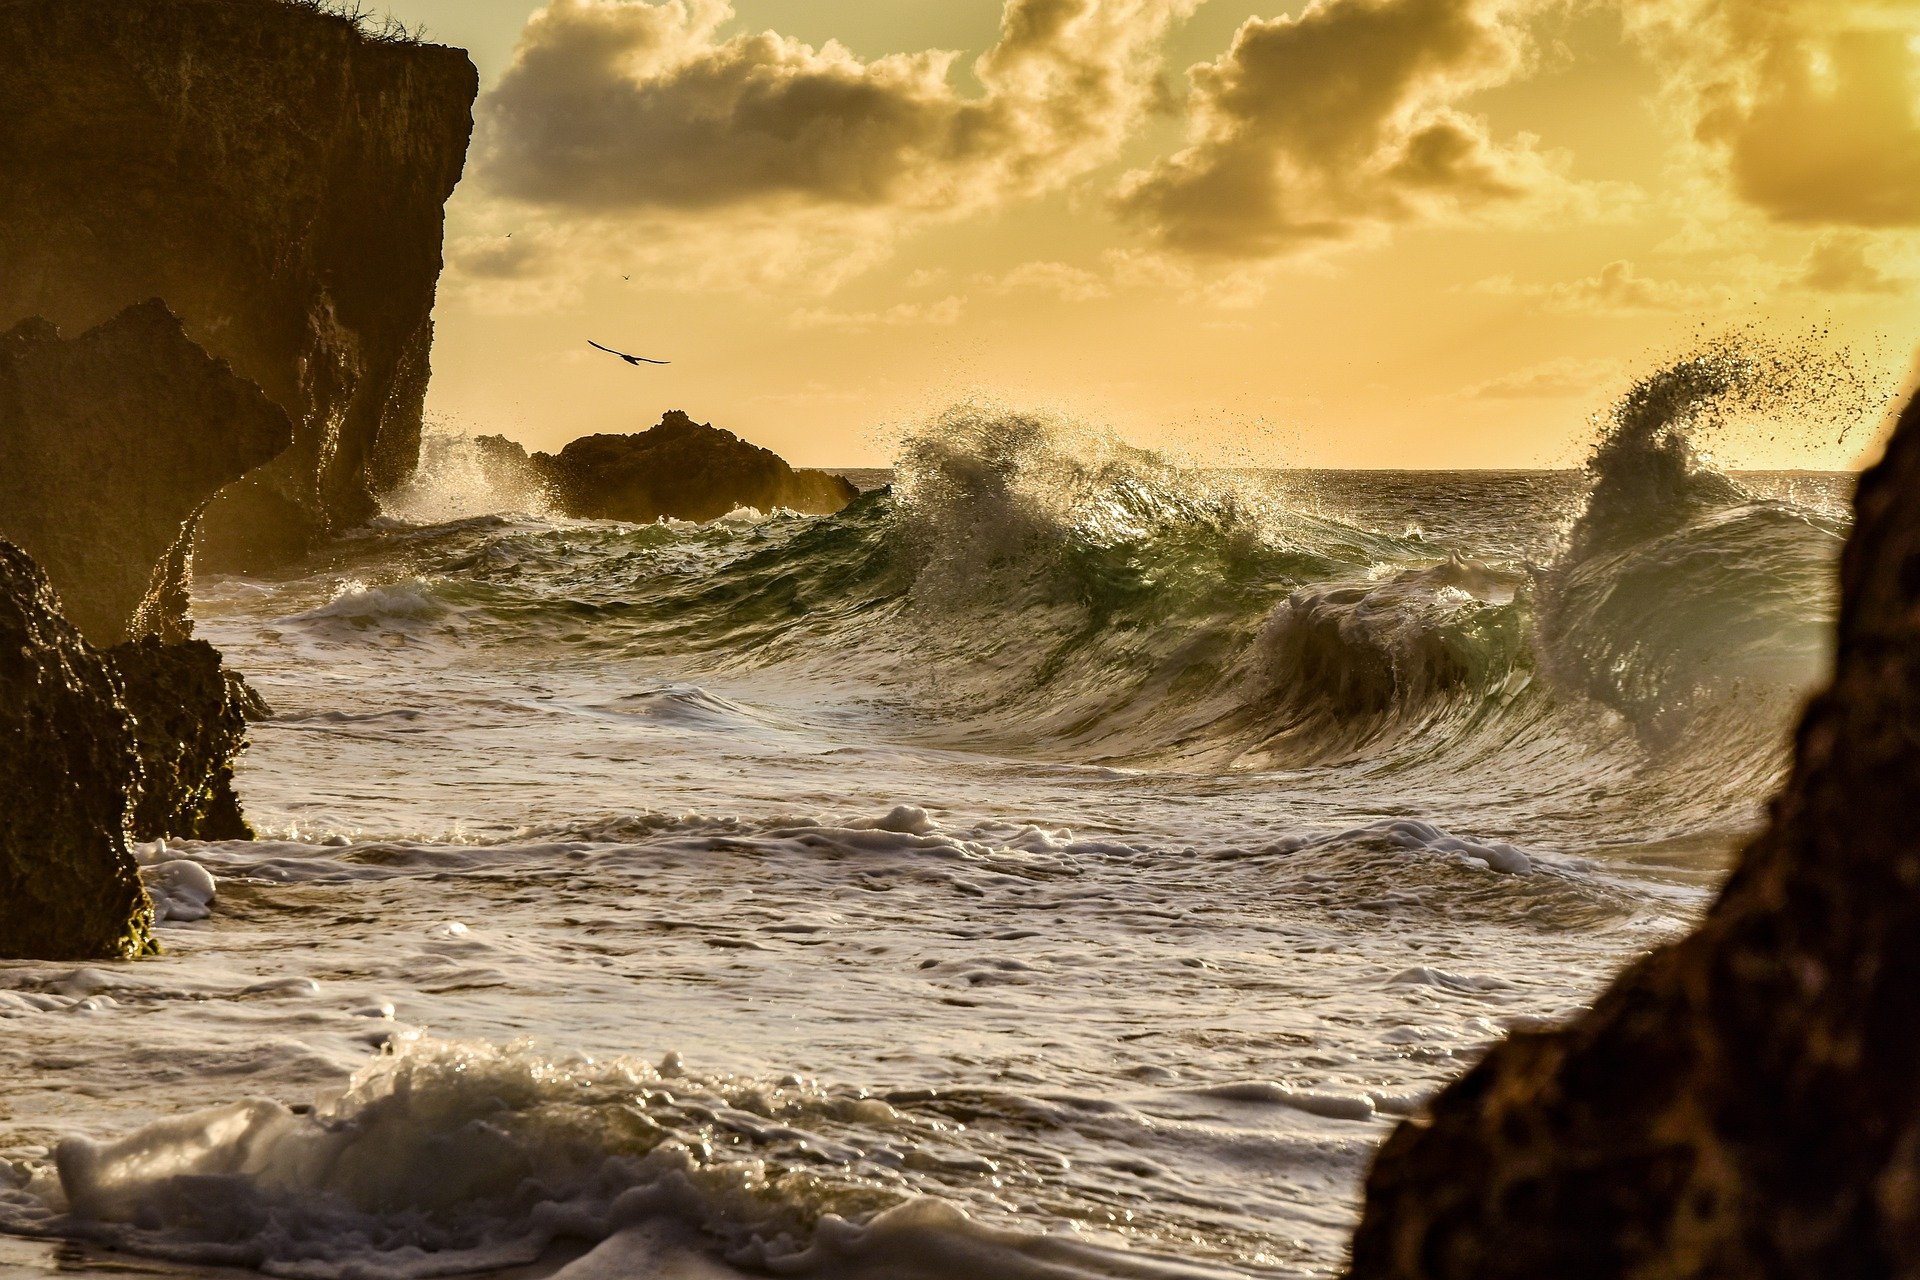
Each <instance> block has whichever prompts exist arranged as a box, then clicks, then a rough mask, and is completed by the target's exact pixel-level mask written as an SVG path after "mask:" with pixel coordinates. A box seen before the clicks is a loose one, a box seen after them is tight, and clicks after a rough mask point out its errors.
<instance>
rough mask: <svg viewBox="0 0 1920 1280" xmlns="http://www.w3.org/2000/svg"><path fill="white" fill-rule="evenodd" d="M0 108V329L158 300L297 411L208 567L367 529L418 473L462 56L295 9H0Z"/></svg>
mask: <svg viewBox="0 0 1920 1280" xmlns="http://www.w3.org/2000/svg"><path fill="white" fill-rule="evenodd" d="M0 87H4V95H3V96H4V99H5V102H6V108H7V109H6V110H5V111H4V112H0V170H4V173H5V180H4V181H0V330H4V329H6V328H8V327H11V326H12V325H13V324H15V323H17V322H18V321H20V320H22V319H24V318H26V317H30V316H44V317H47V318H48V319H50V320H51V321H52V322H54V323H55V324H57V325H59V326H60V327H61V328H62V329H64V330H66V331H67V332H70V333H77V332H80V331H82V330H84V329H86V328H88V327H89V326H92V325H95V324H98V323H100V322H101V321H103V320H105V319H107V318H108V317H110V316H113V315H115V314H116V313H118V312H120V311H121V310H123V309H124V308H125V307H127V306H128V305H129V304H132V303H136V302H139V301H141V300H142V299H146V298H153V297H160V298H165V299H166V300H167V302H168V304H169V305H170V306H171V307H172V308H173V309H174V311H175V312H176V313H177V314H179V315H180V317H181V318H182V319H183V320H184V321H185V323H186V330H187V332H188V333H189V334H190V335H191V336H192V337H193V339H194V340H195V341H197V342H199V343H200V344H201V345H202V346H204V347H205V348H207V350H209V351H211V352H212V353H213V354H214V355H216V356H219V357H221V358H223V359H226V360H228V361H230V362H231V363H232V365H233V367H234V368H235V369H236V370H238V371H239V373H240V374H241V375H243V376H244V377H246V378H248V379H250V380H252V381H254V382H256V383H258V384H259V385H260V387H261V388H263V389H264V390H265V392H266V393H267V395H268V396H269V397H270V398H271V399H272V400H273V401H274V402H276V403H277V404H279V405H280V406H281V407H282V408H284V409H285V410H286V411H287V413H288V415H289V416H290V417H291V418H292V420H293V425H294V429H295V439H294V443H293V447H292V448H290V449H289V450H287V451H286V453H285V454H284V455H282V456H281V457H280V458H279V459H278V460H277V461H275V462H274V463H273V464H272V465H271V466H269V467H267V468H264V469H263V470H262V471H261V472H260V473H259V474H258V475H255V476H253V477H250V478H248V479H247V480H246V481H244V482H243V483H241V484H239V485H238V486H236V487H235V488H234V489H233V490H232V491H231V492H229V493H228V494H226V495H225V496H223V497H222V498H221V499H220V500H219V501H218V502H217V503H215V504H214V506H213V508H212V509H211V510H210V511H209V513H208V516H207V520H206V527H205V530H204V534H203V543H202V545H203V547H204V548H205V550H206V553H207V554H208V555H209V556H210V557H211V558H212V561H213V562H214V563H216V564H218V565H220V566H223V567H245V566H247V565H251V564H257V563H260V562H263V561H266V560H270V559H273V558H276V557H281V556H285V555H289V554H293V553H297V552H298V551H300V550H301V549H303V548H304V547H306V546H307V545H309V544H310V543H311V542H312V541H313V540H314V539H316V538H318V537H320V536H322V535H324V534H325V533H327V532H328V531H330V530H333V529H337V528H340V527H342V526H345V525H351V524H354V523H357V522H359V521H362V520H364V519H366V518H367V517H368V516H370V515H371V514H373V512H374V510H375V506H374V498H373V495H374V494H375V493H376V492H378V491H380V490H381V489H384V488H386V487H389V486H391V485H392V484H394V483H396V482H398V481H399V480H401V479H403V478H404V477H405V476H406V475H407V474H408V473H409V472H410V471H411V470H412V468H413V466H414V462H415V459H416V457H417V454H418V449H419V439H420V415H421V406H422V403H423V400H424V397H425V394H426V387H427V376H428V353H429V348H430V346H431V343H432V335H433V330H432V323H431V320H430V318H429V317H430V313H431V311H432V308H433V299H434V291H435V287H436V283H437V281H438V278H439V274H440V269H441V241H442V234H443V212H442V209H443V206H444V204H445V202H446V199H447V197H448V195H449V194H450V193H451V192H452V191H453V188H454V185H455V184H456V183H457V182H458V180H459V178H460V174H461V170H462V168H463V167H464V165H465V158H466V149H467V143H468V138H469V135H470V133H471V131H472V104H473V100H474V95H475V92H476V89H477V87H478V80H477V77H476V74H475V72H474V69H473V65H472V63H471V62H469V61H468V59H467V57H466V55H465V54H464V53H462V52H461V51H459V50H457V49H445V48H439V47H435V46H427V45H420V44H415V43H411V42H406V41H391V40H381V39H377V38H371V37H369V36H367V35H364V34H362V33H361V31H360V30H359V29H358V27H357V26H356V25H355V24H354V23H353V22H350V21H348V20H346V19H344V18H339V17H335V16H332V15H329V14H326V13H323V12H319V11H317V10H316V9H315V8H313V7H311V6H306V5H301V4H291V3H282V2H281V0H7V2H6V3H0Z"/></svg>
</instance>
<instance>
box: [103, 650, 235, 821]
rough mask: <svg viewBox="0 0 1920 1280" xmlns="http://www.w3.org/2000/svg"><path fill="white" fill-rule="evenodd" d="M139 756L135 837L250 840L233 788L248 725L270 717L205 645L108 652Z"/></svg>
mask: <svg viewBox="0 0 1920 1280" xmlns="http://www.w3.org/2000/svg"><path fill="white" fill-rule="evenodd" d="M107 661H108V663H109V665H110V666H111V667H112V668H113V671H114V673H115V674H116V675H117V676H119V678H120V684H121V697H122V701H123V702H124V704H125V706H126V710H127V712H128V713H129V715H130V716H131V717H132V720H133V730H134V743H135V745H136V747H137V748H138V750H139V754H140V773H141V779H140V796H139V803H138V804H136V805H135V806H134V810H133V818H132V831H133V836H134V838H135V839H136V840H159V839H165V838H171V839H182V840H251V839H253V828H252V827H250V826H248V825H247V820H246V818H245V816H244V815H243V814H242V813H241V811H240V798H239V796H238V795H236V794H235V792H234V789H233V762H234V760H235V759H236V758H238V756H239V755H240V753H241V751H243V750H245V748H246V745H247V722H248V721H249V720H257V719H260V718H261V717H263V716H265V715H266V713H267V707H266V704H265V703H264V702H263V701H261V699H260V695H259V694H258V693H256V692H254V690H253V689H252V688H251V687H250V686H249V685H248V684H247V682H246V681H245V680H243V679H242V678H241V677H240V675H239V674H238V673H237V672H233V671H229V670H227V669H226V668H225V667H224V665H223V664H222V663H221V661H220V654H219V652H218V651H217V650H216V649H214V647H213V646H212V645H210V644H207V643H206V642H205V641H203V640H188V641H185V642H182V643H178V644H164V643H162V642H161V641H160V640H158V639H157V638H154V637H151V636H149V637H146V638H145V639H142V640H137V641H133V642H131V643H128V644H123V645H120V646H119V647H117V648H115V649H112V650H110V651H109V652H108V654H107Z"/></svg>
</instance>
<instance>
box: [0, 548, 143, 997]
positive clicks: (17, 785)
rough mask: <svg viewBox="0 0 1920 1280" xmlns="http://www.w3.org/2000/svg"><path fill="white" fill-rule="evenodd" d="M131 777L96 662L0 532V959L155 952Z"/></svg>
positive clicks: (125, 719)
mask: <svg viewBox="0 0 1920 1280" xmlns="http://www.w3.org/2000/svg"><path fill="white" fill-rule="evenodd" d="M139 784H140V760H139V754H138V751H137V749H136V746H135V740H134V728H133V722H132V720H131V719H130V718H129V716H128V715H127V712H126V709H125V707H123V706H122V705H121V702H120V699H119V689H118V687H117V682H116V681H115V679H114V676H113V673H112V671H111V670H110V668H109V666H108V664H107V662H106V661H105V660H104V659H103V658H102V656H101V655H100V653H99V652H98V651H97V650H96V649H94V648H93V646H91V645H89V644H88V643H87V642H86V641H85V640H84V639H83V638H82V637H81V635H80V633H79V631H78V630H76V629H75V627H74V626H73V624H72V623H70V622H68V621H67V620H66V619H65V618H64V617H62V616H61V614H60V612H59V609H58V605H57V602H56V601H55V599H54V596H53V593H52V591H51V590H50V589H49V587H48V585H47V580H46V576H45V575H44V574H42V573H41V572H40V570H39V568H38V567H37V566H36V565H35V564H34V563H33V562H32V560H31V559H29V558H28V557H27V556H26V555H25V554H24V553H22V552H21V551H20V550H18V549H17V548H15V547H12V546H9V545H7V544H6V543H4V542H0V796H4V797H5V799H6V803H5V804H4V805H0V956H4V957H10V958H19V959H49V960H114V959H129V958H132V957H134V956H138V955H144V954H147V953H149V952H151V951H153V950H154V941H153V906H152V904H151V903H150V902H149V901H148V898H147V894H146V890H145V889H143V888H142V887H141V884H140V877H139V872H138V869H137V867H136V865H135V862H134V859H133V855H132V852H131V851H130V850H129V848H128V845H127V821H128V817H129V812H130V809H131V807H132V805H133V803H134V797H135V796H136V795H137V794H138V791H139Z"/></svg>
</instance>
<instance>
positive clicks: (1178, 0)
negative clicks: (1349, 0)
mask: <svg viewBox="0 0 1920 1280" xmlns="http://www.w3.org/2000/svg"><path fill="white" fill-rule="evenodd" d="M1197 3H1198V0H1006V7H1005V9H1004V11H1003V13H1002V18H1001V31H1000V37H999V40H998V42H997V43H996V44H995V45H994V46H993V47H992V48H991V49H990V50H988V51H987V52H986V53H985V54H983V55H982V56H981V57H980V58H979V59H977V60H976V61H975V62H974V63H973V65H972V68H971V70H972V73H973V76H974V77H975V78H976V79H977V80H978V81H979V83H980V85H981V86H982V92H980V93H979V94H977V95H973V96H963V95H962V94H961V93H960V91H959V90H958V89H956V88H955V86H954V71H955V64H956V63H957V61H958V55H956V54H953V53H947V52H940V51H928V52H922V53H905V54H894V55H890V56H887V57H883V58H877V59H873V60H871V61H863V60H861V59H860V58H857V57H855V56H854V55H853V54H852V53H851V52H849V51H848V50H847V49H846V48H845V47H843V46H841V45H840V44H838V43H835V42H829V43H827V44H825V45H823V46H820V47H818V48H815V47H814V46H812V45H808V44H805V43H802V42H800V41H798V40H794V39H792V38H790V37H787V36H784V35H780V34H778V33H775V32H771V31H766V32H759V33H751V34H736V35H722V34H721V33H722V29H723V28H724V27H725V26H726V25H727V24H728V23H729V22H730V21H731V20H732V18H733V17H734V12H733V9H732V6H731V5H730V4H729V3H727V0H660V2H659V3H645V2H643V0H549V3H548V4H547V5H546V6H545V7H544V8H542V9H541V10H539V11H538V12H537V13H535V14H534V15H533V17H532V19H531V20H530V21H529V22H528V24H527V27H526V30H525V32H524V33H523V34H522V36H521V39H520V45H519V48H518V49H517V51H516V52H515V55H514V59H513V62H512V64H511V65H510V66H509V67H508V69H507V71H506V73H505V75H504V76H503V77H502V78H501V81H500V83H499V85H498V86H497V87H496V88H494V89H493V90H492V91H491V92H490V93H489V94H488V96H487V98H486V101H485V102H484V104H483V110H482V118H483V128H482V139H481V144H480V148H479V151H480V155H479V162H478V171H479V173H480V175H481V179H482V182H483V184H484V185H485V186H487V187H488V188H489V189H490V190H492V191H494V192H497V193H500V194H503V195H507V196H511V197H515V198H518V199H521V200H526V201H530V202H534V203H537V204H541V205H544V206H548V207H550V208H556V209H565V210H569V211H572V212H575V213H587V214H620V213H633V212H637V211H673V212H679V213H689V212H692V213H698V212H702V211H711V210H719V209H736V208H741V207H755V208H760V209H789V210H790V209H793V208H796V207H821V206H824V207H832V208H840V209H854V210H858V209H886V210H895V211H898V210H910V211H919V212H935V213H940V212H956V211H964V210H967V209H972V208H977V207H980V206H983V205H989V204H992V203H995V202H998V201H1004V200H1009V199H1014V198H1019V197H1024V196H1030V195H1034V194H1038V193H1041V192H1044V191H1048V190H1051V189H1054V188H1057V187H1059V186H1061V185H1062V184H1064V183H1065V182H1067V181H1069V180H1071V179H1072V178H1074V177H1076V176H1078V175H1080V174H1083V173H1085V172H1086V171H1087V170H1089V169H1090V168H1093V167H1095V166H1097V165H1099V164H1101V163H1104V162H1105V161H1107V160H1108V159H1110V158H1111V157H1112V155H1113V154H1114V152H1115V151H1116V150H1117V149H1118V148H1119V146H1120V145H1121V143H1122V142H1123V141H1124V140H1125V138H1126V137H1127V135H1128V134H1129V133H1130V132H1131V131H1132V130H1133V128H1134V127H1135V125H1136V124H1137V123H1138V121H1139V119H1140V118H1141V116H1142V115H1143V114H1144V112H1145V111H1146V110H1147V109H1148V107H1149V106H1150V105H1151V103H1152V101H1153V99H1154V96H1155V91H1156V87H1155V80H1156V75H1157V73H1158V69H1159V65H1158V49H1159V46H1160V44H1161V42H1162V40H1163V39H1164V37H1165V35H1166V33H1167V31H1168V29H1169V27H1170V26H1171V24H1172V23H1173V22H1174V21H1175V20H1177V19H1178V18H1180V17H1182V16H1184V15H1185V14H1186V13H1187V12H1189V11H1190V10H1191V9H1192V8H1193V7H1194V5H1195V4H1197Z"/></svg>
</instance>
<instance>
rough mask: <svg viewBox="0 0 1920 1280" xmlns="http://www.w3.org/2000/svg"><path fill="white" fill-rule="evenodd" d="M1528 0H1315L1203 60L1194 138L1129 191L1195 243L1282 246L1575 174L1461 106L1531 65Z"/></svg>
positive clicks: (1268, 252) (1535, 188)
mask: <svg viewBox="0 0 1920 1280" xmlns="http://www.w3.org/2000/svg"><path fill="white" fill-rule="evenodd" d="M1532 7H1533V6H1531V5H1530V4H1529V3H1527V2H1526V0H1312V2H1311V3H1309V4H1308V6H1307V7H1306V9H1305V10H1303V11H1302V12H1301V13H1300V14H1299V15H1298V16H1297V17H1288V16H1283V17H1278V18H1272V19H1260V18H1253V19H1249V20H1248V21H1247V22H1246V23H1245V24H1244V25H1242V26H1241V27H1240V29H1239V31H1238V33H1237V34H1236V35H1235V36H1234V39H1233V43H1232V45H1231V47H1229V48H1228V50H1227V51H1226V52H1225V53H1224V54H1222V55H1221V56H1220V57H1219V58H1218V59H1216V60H1215V61H1213V62H1210V63H1203V64H1201V65H1199V66H1197V67H1194V68H1193V69H1192V71H1191V77H1192V85H1193V87H1192V92H1191V95H1190V99H1189V102H1188V123H1189V141H1188V145H1187V147H1186V148H1185V149H1184V150H1182V151H1180V152H1178V153H1177V154H1175V155H1173V156H1172V157H1170V158H1168V159H1166V160H1163V161H1161V162H1159V163H1157V164H1155V165H1153V166H1151V167H1150V168H1146V169H1142V170H1138V171H1135V172H1133V173H1131V174H1129V175H1128V176H1127V177H1126V178H1125V179H1124V180H1123V182H1122V184H1121V188H1120V191H1119V193H1118V196H1117V204H1118V207H1119V209H1120V210H1121V211H1122V213H1123V214H1125V215H1127V216H1129V217H1131V218H1132V219H1134V220H1135V221H1137V222H1139V223H1141V224H1143V225H1145V226H1146V227H1147V228H1148V229H1149V230H1150V231H1151V233H1152V234H1153V235H1154V236H1155V237H1156V238H1157V240H1158V241H1159V242H1160V243H1162V244H1164V245H1166V246H1168V247H1170V248H1174V249H1178V250H1182V251H1185V252H1188V253H1191V254H1198V255H1214V256H1222V257H1243V258H1257V257H1272V256H1277V255H1281V254H1286V253H1289V252H1293V251H1296V250H1299V249H1301V248H1303V247H1306V246H1310V245H1313V244H1315V243H1325V242H1330V241H1337V240H1345V239H1350V238H1353V237H1354V236H1356V235H1359V234H1362V233H1364V232H1366V231H1368V230H1370V229H1371V230H1378V229H1379V228H1381V227H1384V226H1387V225H1391V224H1393V223H1401V222H1408V221H1412V220H1415V219H1419V218H1424V217H1436V216H1446V215H1448V214H1453V213H1458V212H1459V211H1462V210H1467V209H1473V208H1478V207H1483V206H1487V205H1494V204H1500V203H1511V202H1516V201H1519V200H1521V199H1522V198H1523V197H1526V196H1528V195H1530V194H1535V193H1540V192H1543V191H1548V190H1552V189H1554V188H1556V187H1565V186H1566V185H1568V184H1567V183H1566V180H1565V179H1564V178H1563V177H1562V176H1561V175H1560V174H1559V173H1558V172H1557V170H1556V168H1555V165H1554V163H1553V162H1551V161H1550V159H1549V158H1548V157H1547V156H1545V155H1544V154H1543V153H1542V152H1541V151H1540V150H1539V149H1538V147H1537V144H1536V142H1535V141H1534V140H1533V139H1531V138H1529V137H1525V136H1523V137H1519V138H1516V139H1514V140H1512V141H1509V142H1505V143H1502V142H1499V141H1496V140H1495V139H1494V138H1493V137H1492V136H1491V134H1490V133H1489V131H1488V127H1487V125H1486V123H1485V122H1484V121H1483V120H1480V119H1478V118H1477V117H1474V116H1471V115H1468V114H1466V113H1465V112H1464V111H1462V110H1461V109H1460V107H1459V104H1460V103H1461V102H1462V101H1463V100H1464V99H1466V98H1467V97H1469V96H1471V95H1472V94H1474V93H1477V92H1480V91H1482V90H1485V89H1490V88H1493V87H1495V86H1498V85H1502V84H1506V83H1508V82H1510V81H1513V80H1515V79H1517V78H1519V77H1521V76H1523V75H1525V74H1526V73H1527V72H1528V71H1529V70H1530V68H1531V66H1532V64H1533V60H1534V59H1533V51H1532V47H1531V43H1530V40H1529V37H1528V35H1527V32H1526V30H1525V25H1524V20H1525V18H1526V17H1527V15H1528V13H1529V11H1530V9H1531V8H1532Z"/></svg>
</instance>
